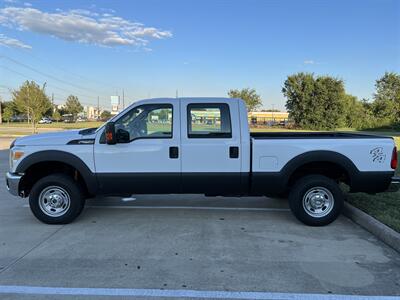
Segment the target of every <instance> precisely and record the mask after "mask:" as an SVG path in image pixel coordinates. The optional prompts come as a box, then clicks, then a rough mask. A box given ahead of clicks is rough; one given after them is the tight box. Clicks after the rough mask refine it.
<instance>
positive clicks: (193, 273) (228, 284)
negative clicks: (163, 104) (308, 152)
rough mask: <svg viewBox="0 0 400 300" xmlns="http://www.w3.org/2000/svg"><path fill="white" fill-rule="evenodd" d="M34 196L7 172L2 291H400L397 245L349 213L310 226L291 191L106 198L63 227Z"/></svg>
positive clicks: (17, 294)
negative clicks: (278, 195)
mask: <svg viewBox="0 0 400 300" xmlns="http://www.w3.org/2000/svg"><path fill="white" fill-rule="evenodd" d="M7 157H8V151H6V150H5V151H0V172H1V173H5V172H6V169H7V165H8V162H7ZM131 200H132V199H131ZM27 204H28V203H27V201H26V199H19V198H15V197H12V196H11V195H9V194H8V193H7V191H6V188H5V182H4V179H3V178H2V179H1V181H0V299H98V298H99V297H101V299H106V298H109V297H111V295H113V299H116V298H119V297H118V295H120V296H121V298H124V299H125V298H126V297H128V296H132V298H137V297H139V296H140V297H143V298H145V299H149V298H151V299H155V298H157V297H166V298H170V299H178V298H181V297H184V298H188V299H189V298H199V297H203V298H210V299H215V298H218V297H220V298H222V299H232V298H236V299H238V298H246V299H252V298H257V297H258V299H293V298H294V297H300V298H297V299H302V298H301V297H303V299H312V297H317V298H315V299H324V297H325V295H328V297H331V298H329V299H334V298H332V297H335V295H392V296H394V295H397V296H400V255H399V253H397V252H395V251H394V250H392V249H391V248H389V247H387V246H386V245H384V244H383V243H381V242H380V241H378V240H377V239H376V238H375V237H374V236H372V235H371V234H369V233H368V232H366V231H365V230H363V229H362V228H360V227H359V226H357V225H356V224H354V223H353V222H351V221H350V220H349V219H347V218H345V217H340V218H339V219H338V220H337V221H336V222H334V223H333V224H331V225H329V226H326V227H322V228H313V227H307V226H304V225H303V224H301V223H299V222H298V221H297V220H296V219H295V218H294V217H293V216H292V215H291V213H290V212H289V210H288V209H287V204H286V201H284V200H279V199H267V198H243V199H239V198H220V197H217V198H206V197H203V196H197V195H179V196H176V195H172V196H151V195H146V196H137V198H136V200H132V201H122V200H121V199H118V198H99V199H91V200H89V201H88V202H87V206H88V207H87V208H86V209H85V210H84V212H83V214H82V215H81V216H80V218H79V219H77V220H76V221H75V222H74V223H73V224H70V225H64V226H59V225H55V226H54V225H53V226H51V225H45V224H42V223H40V222H39V221H37V220H36V219H35V218H34V217H33V215H32V214H31V212H30V210H29V207H28V205H27ZM10 286H11V287H10ZM82 288H92V289H89V290H88V289H82ZM6 292H7V293H6ZM239 292H258V293H256V294H250V293H247V294H246V293H239ZM277 293H283V294H277ZM60 294H61V295H60ZM62 294H64V295H62ZM65 294H68V295H69V296H67V295H65ZM311 294H313V295H311ZM314 294H318V295H314ZM115 295H117V296H115ZM321 297H322V298H321ZM164 299H165V298H164Z"/></svg>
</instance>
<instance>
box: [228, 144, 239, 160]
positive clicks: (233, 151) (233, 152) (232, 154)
mask: <svg viewBox="0 0 400 300" xmlns="http://www.w3.org/2000/svg"><path fill="white" fill-rule="evenodd" d="M229 158H239V147H236V146H232V147H229Z"/></svg>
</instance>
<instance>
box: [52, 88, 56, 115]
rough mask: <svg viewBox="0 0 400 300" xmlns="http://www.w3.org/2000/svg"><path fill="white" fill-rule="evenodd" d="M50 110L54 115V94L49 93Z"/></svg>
mask: <svg viewBox="0 0 400 300" xmlns="http://www.w3.org/2000/svg"><path fill="white" fill-rule="evenodd" d="M51 108H52V112H53V113H54V112H55V110H56V108H55V107H54V93H51Z"/></svg>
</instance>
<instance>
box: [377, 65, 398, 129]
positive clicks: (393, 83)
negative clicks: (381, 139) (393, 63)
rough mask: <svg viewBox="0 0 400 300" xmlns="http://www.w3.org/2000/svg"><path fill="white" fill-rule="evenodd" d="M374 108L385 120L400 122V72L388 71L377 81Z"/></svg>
mask: <svg viewBox="0 0 400 300" xmlns="http://www.w3.org/2000/svg"><path fill="white" fill-rule="evenodd" d="M375 88H376V93H375V94H374V102H373V105H372V109H373V112H374V115H375V117H377V118H380V119H381V120H382V121H383V122H384V121H386V122H390V123H393V122H395V123H399V122H400V74H396V73H393V72H386V73H385V74H384V75H383V76H382V77H381V78H380V79H378V80H377V81H376V83H375Z"/></svg>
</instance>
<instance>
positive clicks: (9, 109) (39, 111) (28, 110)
mask: <svg viewBox="0 0 400 300" xmlns="http://www.w3.org/2000/svg"><path fill="white" fill-rule="evenodd" d="M45 88H46V85H45V84H44V85H43V86H39V85H38V84H37V83H35V82H34V81H25V82H24V83H23V84H22V86H21V87H20V88H19V89H18V90H14V91H12V101H9V102H5V103H3V105H2V106H3V108H4V109H3V113H2V117H3V120H4V121H10V120H11V119H12V117H14V116H16V115H20V114H23V115H26V117H27V119H28V121H29V122H31V124H32V129H33V132H36V125H37V123H38V121H39V120H40V119H41V118H42V117H43V116H51V117H52V118H53V119H54V120H56V121H59V120H61V115H63V114H72V115H73V116H74V117H76V115H78V114H79V113H80V112H82V111H83V106H82V105H81V103H80V102H79V99H78V97H76V96H73V95H70V96H68V98H67V100H66V103H65V108H63V109H61V110H59V109H57V107H55V106H54V105H52V103H51V101H50V99H49V97H48V96H47V95H46V92H45Z"/></svg>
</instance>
